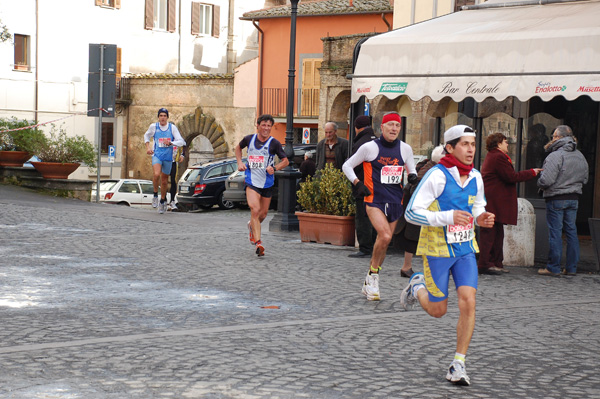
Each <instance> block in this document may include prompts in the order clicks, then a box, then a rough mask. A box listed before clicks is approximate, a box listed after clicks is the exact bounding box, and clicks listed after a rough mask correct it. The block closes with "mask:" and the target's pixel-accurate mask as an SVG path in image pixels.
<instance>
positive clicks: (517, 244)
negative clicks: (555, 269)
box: [502, 198, 535, 266]
mask: <svg viewBox="0 0 600 399" xmlns="http://www.w3.org/2000/svg"><path fill="white" fill-rule="evenodd" d="M518 207H519V216H518V218H517V225H516V226H512V225H505V226H504V262H502V263H503V264H504V265H506V266H533V265H534V258H535V212H534V210H533V205H531V202H529V201H527V200H526V199H525V198H518Z"/></svg>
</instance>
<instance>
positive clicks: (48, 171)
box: [31, 162, 79, 179]
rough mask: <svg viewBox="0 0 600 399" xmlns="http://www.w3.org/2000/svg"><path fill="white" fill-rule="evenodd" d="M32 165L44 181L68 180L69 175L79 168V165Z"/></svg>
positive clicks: (45, 163) (36, 163)
mask: <svg viewBox="0 0 600 399" xmlns="http://www.w3.org/2000/svg"><path fill="white" fill-rule="evenodd" d="M31 164H32V165H33V167H34V168H35V170H37V171H38V172H40V174H41V175H42V177H43V178H44V179H68V178H69V175H70V174H71V173H73V172H75V170H76V169H77V168H78V167H79V164H78V163H60V162H32V163H31Z"/></svg>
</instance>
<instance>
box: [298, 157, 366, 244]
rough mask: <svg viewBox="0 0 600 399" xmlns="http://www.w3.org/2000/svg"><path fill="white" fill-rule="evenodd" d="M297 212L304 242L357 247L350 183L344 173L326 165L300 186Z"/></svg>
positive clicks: (354, 208) (301, 237)
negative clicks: (300, 209)
mask: <svg viewBox="0 0 600 399" xmlns="http://www.w3.org/2000/svg"><path fill="white" fill-rule="evenodd" d="M298 204H300V206H301V207H302V208H303V209H304V210H305V211H304V212H296V216H297V217H298V222H299V227H300V239H301V240H302V241H303V242H311V241H312V242H318V243H328V244H334V245H354V216H353V215H354V213H355V212H356V204H355V203H354V198H353V197H352V188H351V185H350V181H348V179H347V178H346V176H345V175H344V173H343V172H342V171H341V170H339V169H335V168H333V167H331V165H329V164H328V165H325V168H324V169H322V170H320V171H319V172H317V174H316V176H315V177H314V179H313V178H310V177H309V178H308V180H307V181H306V182H304V183H300V190H299V191H298Z"/></svg>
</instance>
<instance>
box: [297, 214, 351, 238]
mask: <svg viewBox="0 0 600 399" xmlns="http://www.w3.org/2000/svg"><path fill="white" fill-rule="evenodd" d="M296 216H297V217H298V222H299V227H300V239H301V240H302V242H318V243H319V244H332V245H349V246H354V216H332V215H321V214H317V213H306V212H296Z"/></svg>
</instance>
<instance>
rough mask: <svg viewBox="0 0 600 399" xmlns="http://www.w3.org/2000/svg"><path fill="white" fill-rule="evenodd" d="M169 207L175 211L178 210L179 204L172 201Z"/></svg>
mask: <svg viewBox="0 0 600 399" xmlns="http://www.w3.org/2000/svg"><path fill="white" fill-rule="evenodd" d="M169 206H170V207H171V210H173V211H176V210H177V204H176V203H175V201H171V203H170V204H169Z"/></svg>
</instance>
